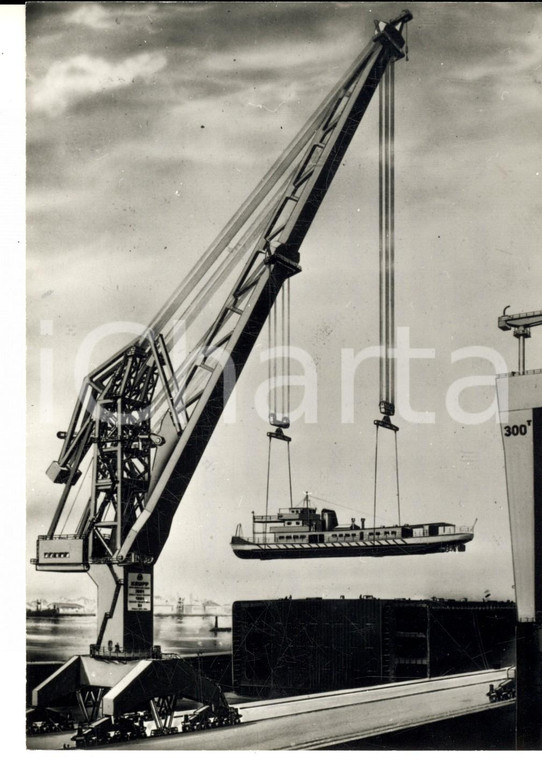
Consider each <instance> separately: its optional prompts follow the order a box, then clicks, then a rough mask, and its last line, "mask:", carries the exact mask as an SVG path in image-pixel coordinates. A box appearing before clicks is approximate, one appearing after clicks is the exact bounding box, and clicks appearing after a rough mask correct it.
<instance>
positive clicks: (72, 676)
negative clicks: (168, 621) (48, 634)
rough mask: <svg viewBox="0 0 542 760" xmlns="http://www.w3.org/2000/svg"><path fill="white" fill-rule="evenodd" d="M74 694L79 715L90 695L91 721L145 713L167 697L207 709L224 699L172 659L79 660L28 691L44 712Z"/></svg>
mask: <svg viewBox="0 0 542 760" xmlns="http://www.w3.org/2000/svg"><path fill="white" fill-rule="evenodd" d="M74 694H75V695H77V697H78V700H79V704H80V706H81V707H82V709H83V710H84V711H85V704H89V703H85V702H84V700H85V699H86V697H87V696H88V695H89V694H92V696H93V700H91V702H92V705H93V712H94V713H95V715H94V717H93V716H90V715H89V718H90V719H95V717H97V716H98V715H100V716H110V717H113V718H115V717H118V716H120V715H123V714H125V713H130V712H134V711H137V710H142V709H143V710H146V709H148V708H149V704H150V703H151V702H152V701H153V700H155V699H161V698H165V697H171V696H172V695H175V696H176V697H186V698H188V699H193V700H194V701H196V702H205V703H207V704H219V703H221V702H222V701H223V700H224V696H223V693H222V690H221V688H220V686H219V685H218V684H217V683H215V682H214V681H212V680H211V679H210V678H207V677H206V676H203V675H201V674H200V673H199V672H198V671H197V670H195V669H194V668H193V667H192V666H191V665H190V663H189V662H188V661H186V660H183V659H181V658H179V657H176V656H174V655H171V656H170V657H168V656H167V655H165V656H164V658H163V659H154V660H152V659H148V660H131V661H129V662H125V661H122V660H114V659H99V658H95V657H91V656H90V655H78V656H75V657H72V658H71V659H70V660H68V661H67V662H66V663H65V664H64V665H62V666H61V667H60V668H59V669H58V670H56V671H55V672H54V673H53V674H52V675H51V676H49V678H47V679H46V680H45V681H43V682H42V683H41V684H40V685H39V686H37V687H36V688H35V689H34V690H33V692H32V705H33V706H34V707H47V706H50V705H53V704H58V703H59V701H60V700H61V699H62V698H63V697H67V696H70V695H74ZM224 701H225V700H224Z"/></svg>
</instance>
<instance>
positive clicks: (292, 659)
mask: <svg viewBox="0 0 542 760" xmlns="http://www.w3.org/2000/svg"><path fill="white" fill-rule="evenodd" d="M515 616H516V608H515V605H514V604H513V603H512V602H489V601H484V602H471V601H456V600H453V599H426V600H411V599H375V598H373V597H361V598H359V599H344V598H341V599H320V598H310V599H273V600H264V601H239V602H235V603H234V605H233V618H232V645H233V681H234V683H233V685H234V689H235V691H236V692H237V693H239V694H244V695H247V696H254V697H273V696H280V695H288V694H298V693H299V694H301V693H310V692H319V691H327V690H334V689H345V688H356V687H360V686H374V685H376V684H379V683H390V682H393V681H404V680H411V679H416V678H429V677H437V676H445V675H451V674H455V673H462V672H471V671H474V670H484V669H487V668H497V667H500V666H506V665H512V664H513V663H514V657H515V651H514V626H515Z"/></svg>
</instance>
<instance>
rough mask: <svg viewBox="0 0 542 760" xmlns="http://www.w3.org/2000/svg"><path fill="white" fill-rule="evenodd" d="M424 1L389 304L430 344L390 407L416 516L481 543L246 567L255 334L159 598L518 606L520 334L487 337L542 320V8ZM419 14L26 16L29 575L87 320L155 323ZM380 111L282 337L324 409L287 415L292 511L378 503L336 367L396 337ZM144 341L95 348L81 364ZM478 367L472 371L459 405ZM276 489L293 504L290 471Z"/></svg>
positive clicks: (262, 477) (296, 288)
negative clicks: (344, 86)
mask: <svg viewBox="0 0 542 760" xmlns="http://www.w3.org/2000/svg"><path fill="white" fill-rule="evenodd" d="M409 7H410V9H411V11H412V13H413V15H414V19H413V21H411V22H410V23H409V25H408V27H409V31H408V43H409V60H408V61H404V60H403V61H400V62H399V63H398V64H397V66H396V145H395V154H396V259H397V274H396V289H397V304H396V315H397V324H398V327H399V328H400V330H401V335H402V336H403V339H404V340H406V339H407V337H408V340H409V342H410V346H411V347H412V348H413V349H418V350H421V349H424V350H425V353H424V355H423V356H422V357H421V358H413V359H412V361H411V362H410V364H409V368H408V377H407V374H406V370H405V371H400V372H399V383H400V385H401V389H402V398H403V397H404V398H406V399H407V401H408V404H407V403H406V402H405V403H403V404H402V405H401V404H400V408H399V410H398V413H397V415H396V417H395V421H396V422H397V424H398V425H399V428H400V432H399V434H398V445H399V463H400V482H401V513H402V514H401V516H402V518H403V520H404V521H406V522H410V523H415V522H423V521H430V520H445V521H448V522H453V523H456V524H458V525H460V524H461V525H463V524H472V523H473V522H474V520H475V519H476V520H477V524H476V535H475V539H474V541H473V542H472V543H471V544H469V545H468V547H467V551H466V552H465V553H464V554H458V553H450V554H443V555H434V556H425V557H423V556H422V557H407V558H403V557H398V558H388V559H368V558H352V559H340V560H339V559H333V560H332V559H327V560H289V561H282V562H281V561H276V562H258V563H256V562H253V563H250V562H243V561H241V560H239V559H236V558H235V557H234V556H233V554H232V552H231V549H230V546H229V541H230V537H231V536H232V535H233V532H234V530H235V526H236V525H237V523H242V524H243V527H244V530H245V535H246V534H248V533H249V532H250V520H251V511H252V510H254V511H256V512H257V513H258V512H261V511H263V507H264V504H265V486H266V457H267V437H266V432H267V430H268V429H269V426H268V425H267V423H266V421H265V419H262V415H261V414H259V413H258V409H257V408H256V406H257V405H256V401H255V399H256V391H257V388H258V387H259V386H260V385H261V383H262V382H263V380H264V379H265V376H266V372H267V370H266V367H265V364H264V362H262V360H261V352H262V351H265V349H266V348H267V343H266V340H265V336H263V335H262V337H261V339H260V341H259V342H258V344H257V345H256V347H255V349H254V352H253V356H251V359H250V361H249V364H248V366H247V369H246V371H245V373H244V374H243V376H242V378H241V379H240V381H239V383H238V386H237V389H236V405H235V413H232V414H230V415H229V419H228V420H226V421H221V422H220V423H219V425H218V426H217V428H216V431H215V433H214V435H213V438H212V440H211V442H210V444H209V446H208V447H207V450H206V452H205V455H204V458H203V460H202V463H201V465H200V467H199V469H198V471H197V473H196V474H195V476H194V478H193V479H192V482H191V484H190V487H189V490H188V491H187V493H186V495H185V497H184V499H183V501H182V504H181V505H180V507H179V509H178V511H177V514H176V518H175V521H174V526H173V530H172V533H171V535H170V539H169V541H168V544H167V545H166V548H165V550H164V551H163V553H162V555H161V557H160V560H159V562H158V564H157V566H156V570H155V579H156V592H157V593H158V594H160V595H162V596H168V595H169V596H174V595H180V596H185V597H188V596H189V595H190V594H192V595H193V596H194V597H200V598H201V597H204V598H210V599H214V600H216V601H218V602H221V603H230V602H232V601H234V600H236V599H257V598H275V597H283V596H287V595H292V596H294V597H305V596H324V597H338V596H340V595H345V596H347V597H349V596H350V597H352V596H354V597H355V596H358V595H359V594H373V595H374V596H382V597H396V596H397V597H429V596H443V597H457V598H460V597H468V598H472V599H477V598H481V597H482V596H483V595H484V594H485V593H486V591H490V593H491V595H492V597H493V598H495V599H510V598H513V593H514V591H513V578H512V564H511V549H510V535H509V528H508V512H507V501H506V483H505V477H504V466H503V454H502V443H501V438H500V430H499V426H498V424H497V421H496V415H495V408H494V406H495V391H494V385H493V376H494V375H495V374H496V372H502V371H510V370H513V369H515V368H516V367H515V364H516V351H517V347H516V345H515V341H514V340H513V338H512V337H511V334H510V333H503V332H500V331H499V330H498V329H497V317H498V316H499V315H500V314H501V313H502V311H503V309H504V307H506V306H508V305H510V309H509V313H517V312H523V311H531V310H536V309H540V308H541V303H540V284H539V283H540V276H541V275H542V263H541V257H540V254H539V252H538V250H537V246H538V244H539V240H540V238H541V236H542V221H541V220H542V215H541V213H540V211H541V208H540V207H541V198H542V193H541V188H540V185H541V182H542V159H541V154H540V121H541V117H542V44H541V42H542V12H541V11H540V5H539V4H538V3H505V2H501V3H469V2H461V3H446V2H439V3H417V2H415V3H411V4H410V6H409ZM402 8H403V6H402V5H401V6H399V5H396V4H393V3H366V2H355V3H350V2H318V3H312V2H303V3H301V2H291V3H290V2H281V3H271V2H269V3H255V2H246V3H232V2H220V3H214V2H201V3H200V2H191V3H180V2H173V3H137V4H136V3H124V2H122V3H109V2H105V3H98V2H86V3H60V2H58V3H57V2H44V3H32V2H30V3H28V4H27V6H26V10H27V13H26V35H27V45H26V56H27V58H26V74H27V110H26V120H27V124H26V128H27V142H26V160H27V168H26V182H27V194H26V202H27V226H26V246H27V257H26V274H27V279H26V289H27V320H26V325H27V338H26V340H27V353H26V363H27V451H26V456H27V494H26V495H27V557H26V561H27V563H29V560H30V558H31V557H33V556H34V554H35V540H36V536H37V535H38V534H41V533H43V532H45V531H47V529H48V526H49V524H50V522H51V519H52V516H53V513H54V509H55V506H56V502H57V501H58V498H59V497H60V493H59V487H58V486H55V485H54V484H52V483H51V482H50V481H49V480H48V478H47V476H46V475H45V470H46V469H47V467H48V465H49V464H50V462H51V461H52V460H53V459H55V458H56V457H57V456H58V453H59V449H60V446H59V441H58V439H57V438H56V432H57V431H58V430H64V429H66V426H67V424H68V421H69V417H70V414H71V410H72V407H73V404H74V403H75V399H76V393H77V390H78V388H79V385H80V382H81V379H82V369H81V355H82V352H83V349H84V346H88V341H89V340H91V338H92V335H95V334H96V333H94V332H93V331H99V330H100V329H101V328H102V327H103V326H104V325H111V324H112V323H132V324H133V323H136V324H137V325H140V326H141V327H142V326H144V325H145V324H147V323H148V322H149V321H150V320H151V319H152V317H153V316H154V314H155V313H156V312H157V311H158V310H159V308H160V306H161V305H162V303H163V302H165V300H166V299H167V298H168V296H169V295H170V293H171V291H172V290H173V289H174V288H175V286H176V285H178V284H179V283H180V282H182V280H183V277H185V276H186V274H187V272H188V271H189V270H190V268H191V267H192V266H193V265H194V263H195V262H196V261H198V258H199V257H200V256H201V254H202V253H203V251H204V250H205V249H206V247H207V246H208V245H209V243H210V242H211V241H212V239H213V238H214V236H215V235H216V234H217V233H218V232H219V231H220V229H221V228H222V226H223V225H224V224H225V223H226V222H227V220H228V219H229V218H230V216H231V215H232V214H233V213H234V212H235V211H236V209H237V207H238V206H239V205H240V203H241V202H242V201H243V200H244V199H245V198H246V197H247V195H248V194H249V193H250V191H251V189H252V188H253V187H254V186H255V185H256V184H257V182H258V181H259V179H260V178H261V177H262V176H263V174H264V173H265V172H266V171H267V169H268V168H269V167H270V165H271V164H272V163H273V161H274V160H275V158H276V157H277V156H278V155H279V154H280V153H281V151H282V150H284V148H285V147H286V145H287V144H288V143H289V141H290V140H291V139H292V138H293V137H294V135H295V134H296V133H297V131H298V130H299V129H300V128H301V127H302V126H303V124H304V123H305V121H306V120H307V118H308V117H309V116H310V114H311V113H312V111H313V110H314V108H315V107H316V106H317V105H318V103H319V102H320V101H321V100H322V99H323V98H324V97H325V95H326V94H327V92H328V91H329V90H330V89H331V87H332V86H333V85H334V83H335V82H336V81H337V80H338V79H339V77H340V76H341V74H342V72H343V71H345V70H346V69H347V67H348V66H349V65H350V63H351V62H352V60H353V59H354V58H355V57H356V56H357V55H358V53H359V52H360V50H361V49H362V48H363V47H364V46H365V44H366V43H367V42H368V40H369V39H370V37H371V36H372V34H373V30H374V24H373V22H374V20H375V19H382V20H389V19H390V18H393V17H394V16H396V15H397V14H398V13H399V12H400V11H401V10H402ZM376 106H377V104H376V102H373V103H372V104H371V106H370V107H369V110H368V112H367V114H366V117H365V118H364V120H363V122H362V124H361V126H360V128H359V129H358V132H357V133H356V136H355V138H354V140H353V142H352V144H351V146H350V148H349V151H348V153H347V154H346V156H345V159H344V161H343V165H342V166H341V167H340V169H339V171H338V173H337V176H336V178H335V181H334V183H333V185H332V187H331V189H330V191H329V193H328V196H327V197H326V200H325V202H324V203H323V204H322V207H321V209H320V211H319V213H318V215H317V218H316V220H315V222H314V224H313V225H312V227H311V230H310V231H309V234H308V235H307V237H306V239H305V241H304V244H303V246H302V248H301V265H302V267H303V272H302V273H301V274H299V275H297V276H296V277H295V278H293V280H292V299H293V305H292V342H293V345H294V346H296V347H299V348H302V349H303V351H305V352H306V353H307V355H308V356H310V358H311V361H312V362H313V363H314V366H315V368H316V373H317V383H318V386H317V389H318V393H317V398H316V402H315V405H313V407H311V408H312V412H311V414H306V415H305V416H304V417H303V416H302V415H301V416H300V417H299V419H296V420H295V422H294V423H293V424H292V427H291V428H290V433H291V435H292V438H293V442H292V466H293V483H294V495H295V497H296V498H295V500H297V499H298V498H301V496H302V494H303V492H304V491H305V490H308V491H310V492H311V493H313V494H314V495H315V496H320V497H321V498H324V499H327V500H329V501H333V502H335V503H337V504H340V505H344V507H343V506H341V507H338V508H337V511H338V513H339V518H340V519H341V520H342V521H343V522H349V521H350V518H351V517H353V516H356V517H359V516H361V515H365V516H367V517H369V516H371V515H372V510H373V487H374V455H375V439H374V437H375V427H374V425H373V420H374V419H375V417H377V416H378V401H379V399H378V376H377V362H376V361H374V360H369V361H367V362H364V363H363V364H362V365H361V366H360V368H359V369H358V371H357V372H356V375H355V383H354V385H353V391H352V392H353V402H354V407H353V409H354V411H353V414H351V416H350V417H349V418H348V419H345V414H344V411H343V410H342V404H344V399H345V394H344V391H343V388H342V385H341V377H343V378H344V361H345V356H348V355H349V352H353V354H354V355H357V354H358V353H359V352H360V351H362V350H364V349H368V348H370V347H372V346H376V345H377V344H378V192H377V191H378V163H377V162H378V139H377V138H378V114H377V107H376ZM213 317H214V311H212V309H209V314H208V318H209V322H211V320H212V319H213ZM129 329H132V328H126V327H124V328H123V327H118V329H116V333H117V334H116V335H115V336H114V339H113V342H110V341H102V342H101V343H97V344H96V346H95V347H94V349H93V351H92V352H90V357H89V359H88V362H87V363H88V365H89V366H88V367H87V368H90V367H92V366H96V365H97V364H98V363H99V362H100V361H103V360H105V359H106V358H107V356H108V352H110V351H111V350H112V347H113V344H114V342H115V341H117V343H116V347H120V346H121V345H123V344H124V343H125V342H126V337H127V335H128V337H130V335H129V333H128V332H127V331H128V330H129ZM89 336H91V337H90V338H89ZM85 341H87V342H86V343H85ZM531 344H532V345H531ZM531 344H529V345H528V347H527V348H528V352H527V356H528V360H527V362H528V366H530V367H540V366H542V346H541V342H540V336H539V337H538V339H537V337H536V333H535V334H534V337H533V339H532V340H531ZM301 370H302V368H301V366H300V365H298V366H297V371H298V372H301ZM469 378H470V380H469ZM407 381H408V383H409V385H410V392H409V394H408V396H406V395H405V388H406V384H407ZM463 381H464V382H465V385H468V384H469V383H470V386H471V387H466V389H465V390H464V391H463V392H462V393H461V394H459V385H458V383H461V382H463ZM399 395H401V394H399ZM296 398H298V400H299V398H300V397H299V396H298V397H296ZM454 399H455V401H454ZM313 400H314V399H313ZM314 410H315V411H314ZM230 411H231V410H230ZM388 443H389V442H388ZM381 454H382V461H381V470H380V472H381V482H379V490H378V493H379V502H378V510H379V511H378V515H379V516H381V518H382V521H391V522H396V513H395V511H394V506H393V501H394V493H393V478H394V473H393V477H392V475H391V474H390V473H392V467H391V465H392V462H391V458H390V456H391V455H390V452H389V451H387V450H386V447H385V446H384V447H383V449H382V452H381ZM386 457H387V458H388V459H386ZM274 473H275V471H274ZM272 486H273V489H276V490H274V493H273V494H272V497H273V499H274V503H275V504H276V506H285V504H284V498H285V492H284V478H283V473H282V471H281V470H280V462H279V463H278V464H277V469H276V475H275V474H274V477H273V481H272ZM27 567H28V568H29V569H28V572H27V598H28V599H29V600H30V599H35V598H37V597H38V596H40V597H45V598H47V599H49V600H51V601H54V599H55V598H57V597H61V596H63V597H72V598H73V597H80V596H82V595H84V596H93V595H94V594H95V591H94V587H93V584H92V582H91V581H90V580H89V579H88V578H87V577H86V576H81V575H78V574H77V575H76V574H74V575H70V574H66V575H64V574H62V575H59V574H52V573H50V574H49V573H36V572H35V571H34V570H33V569H32V568H31V567H30V565H29V564H27Z"/></svg>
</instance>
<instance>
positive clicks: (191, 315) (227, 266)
mask: <svg viewBox="0 0 542 760" xmlns="http://www.w3.org/2000/svg"><path fill="white" fill-rule="evenodd" d="M294 172H295V168H294V169H293V170H292V172H290V175H288V176H287V177H286V178H285V179H284V182H283V184H282V185H281V186H280V187H279V188H278V189H277V191H276V193H275V195H274V197H273V199H272V207H271V210H269V209H268V210H267V212H266V213H264V212H262V213H261V214H260V216H259V217H258V218H257V219H255V220H254V222H253V223H252V224H251V225H250V227H249V228H248V229H247V230H246V231H245V233H244V234H243V236H242V238H241V239H240V240H239V241H238V242H237V243H236V245H235V246H234V248H233V249H232V250H231V251H230V252H228V257H227V258H226V259H225V260H224V261H223V262H222V264H221V265H220V267H219V268H218V269H217V271H216V272H215V273H214V274H213V276H212V278H211V279H210V280H209V282H208V283H207V284H206V285H203V286H201V289H200V291H199V292H198V293H196V294H195V296H194V298H193V300H192V302H191V303H189V305H188V306H187V307H186V308H185V310H184V311H183V312H182V313H181V314H180V315H178V316H175V322H174V323H173V324H171V325H170V326H169V327H168V328H167V329H166V330H165V333H164V341H165V343H166V346H167V347H168V350H171V349H172V345H173V344H172V334H173V333H174V331H175V329H176V326H177V325H178V324H179V323H182V328H183V330H184V331H185V333H186V331H187V330H188V328H190V327H191V326H192V324H193V323H194V322H195V320H196V319H197V317H198V316H199V315H200V314H201V306H202V304H203V303H204V302H206V301H208V300H209V299H210V298H212V297H213V295H214V294H215V293H216V292H217V291H218V289H219V288H220V287H221V285H222V284H223V283H224V281H225V280H226V278H227V276H228V275H229V274H230V272H231V270H232V268H233V267H235V266H236V265H237V264H238V263H239V262H240V261H241V259H242V258H243V256H244V255H245V254H246V251H247V249H248V248H249V247H250V245H252V244H253V242H254V237H255V235H256V233H257V232H260V231H262V230H264V229H265V227H266V226H267V224H268V223H269V221H270V220H271V218H272V216H273V214H274V213H275V210H276V204H277V203H278V202H279V200H280V198H281V196H282V195H283V193H284V190H285V187H286V186H287V185H288V183H289V182H290V181H291V177H292V176H293V174H294ZM213 327H214V325H213V326H211V328H208V329H207V330H206V331H205V333H204V335H203V336H202V337H201V338H200V339H199V341H198V342H197V343H196V345H195V346H194V348H193V349H192V350H191V351H190V352H189V353H188V355H187V356H186V357H185V359H184V360H183V361H182V362H181V364H180V365H179V367H178V368H177V369H174V375H175V380H176V381H177V383H178V384H179V385H180V384H181V378H182V376H183V373H184V372H185V371H187V370H189V369H190V367H191V366H192V362H193V359H194V357H195V356H196V355H197V354H198V352H199V351H200V350H201V349H202V348H203V347H204V346H205V345H206V342H207V339H208V337H209V335H210V334H211V333H212V330H213ZM181 395H182V392H181ZM165 402H166V393H165V390H163V389H162V390H161V391H160V392H159V393H158V395H157V396H156V398H155V399H154V400H153V405H152V410H153V414H155V415H161V414H162V412H160V411H159V408H160V406H161V405H162V404H164V403H165ZM165 413H166V414H167V410H165Z"/></svg>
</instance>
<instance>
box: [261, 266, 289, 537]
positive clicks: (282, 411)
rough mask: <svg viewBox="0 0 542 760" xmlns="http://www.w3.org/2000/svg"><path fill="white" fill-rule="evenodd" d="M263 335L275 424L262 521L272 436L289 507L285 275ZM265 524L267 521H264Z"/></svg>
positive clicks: (270, 419)
mask: <svg viewBox="0 0 542 760" xmlns="http://www.w3.org/2000/svg"><path fill="white" fill-rule="evenodd" d="M277 301H279V303H277ZM279 335H280V343H279ZM267 336H268V346H269V361H268V389H269V424H270V425H272V426H273V427H275V430H274V431H273V432H268V433H267V437H268V438H269V448H268V453H267V485H266V497H265V517H266V521H267V517H268V514H269V492H270V484H271V444H272V441H273V439H276V440H279V441H283V442H284V443H286V451H287V461H288V486H289V496H290V509H293V490H292V463H291V457H290V443H291V440H292V439H291V438H290V437H289V436H287V435H285V434H284V432H283V431H284V430H285V429H286V428H288V427H289V426H290V365H291V350H290V340H291V319H290V280H289V279H287V280H286V281H285V283H284V285H283V286H282V288H281V290H280V293H279V295H278V297H277V300H276V301H275V303H274V304H273V306H272V307H271V312H270V314H269V318H268V320H267ZM279 359H280V361H279ZM279 372H280V375H279ZM279 386H280V393H279ZM265 524H266V525H267V522H266V523H265ZM266 532H267V527H266Z"/></svg>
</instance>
